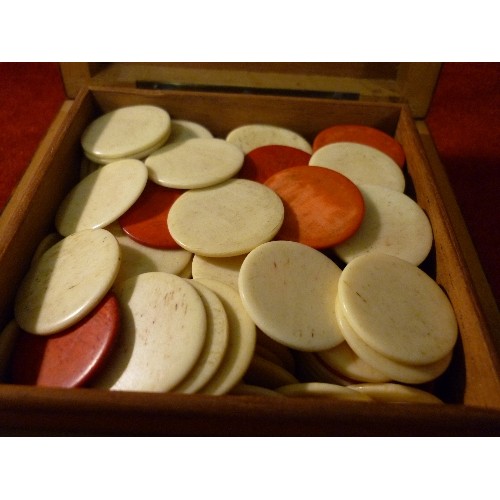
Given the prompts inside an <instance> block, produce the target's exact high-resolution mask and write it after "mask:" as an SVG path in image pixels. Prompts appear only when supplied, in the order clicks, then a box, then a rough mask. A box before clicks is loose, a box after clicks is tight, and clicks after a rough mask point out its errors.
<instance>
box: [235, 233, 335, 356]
mask: <svg viewBox="0 0 500 500" xmlns="http://www.w3.org/2000/svg"><path fill="white" fill-rule="evenodd" d="M340 274H341V270H340V268H339V267H338V266H337V265H336V264H335V263H334V262H333V261H332V260H330V259H329V258H328V257H326V256H325V255H323V254H322V253H321V252H319V251H317V250H315V249H313V248H311V247H308V246H306V245H303V244H301V243H296V242H292V241H271V242H268V243H265V244H262V245H260V246H259V247H257V248H255V249H254V250H252V251H251V252H250V253H249V254H248V255H247V257H246V259H245V260H244V261H243V264H242V266H241V270H240V274H239V279H238V289H239V293H240V296H241V299H242V302H243V304H244V306H245V309H246V310H247V311H248V314H249V315H250V316H251V318H252V319H253V321H254V322H255V324H256V325H257V327H258V328H259V329H260V330H262V332H264V333H265V334H266V335H268V336H269V337H271V338H272V339H274V340H275V341H277V342H279V343H281V344H283V345H285V346H287V347H290V348H292V349H296V350H299V351H320V350H325V349H329V348H331V347H335V346H336V345H338V344H340V343H341V342H342V341H343V336H342V332H341V331H340V329H339V327H338V323H337V319H336V316H335V308H334V304H335V298H336V295H337V284H338V281H339V278H340Z"/></svg>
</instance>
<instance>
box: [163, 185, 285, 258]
mask: <svg viewBox="0 0 500 500" xmlns="http://www.w3.org/2000/svg"><path fill="white" fill-rule="evenodd" d="M283 217H284V208H283V203H282V201H281V199H280V197H279V196H278V195H277V194H276V193H275V192H274V191H273V190H272V189H270V188H268V187H266V186H264V185H262V184H260V183H258V182H254V181H249V180H246V179H230V180H228V181H226V182H223V183H221V184H218V185H216V186H212V187H208V188H205V189H194V190H191V191H187V192H185V193H183V194H182V195H181V196H180V197H179V198H178V199H177V200H176V201H175V202H174V204H173V205H172V207H171V208H170V212H169V214H168V218H167V224H168V229H169V231H170V234H171V235H172V238H174V240H175V241H176V242H177V243H178V244H179V245H180V246H181V247H183V248H185V249H186V250H188V251H190V252H192V253H194V254H197V255H203V256H206V257H233V256H235V255H242V254H245V253H248V252H250V250H252V249H254V248H255V247H256V246H258V245H260V244H261V243H264V242H267V241H269V240H271V239H272V238H273V237H274V236H275V235H276V233H277V232H278V230H279V229H280V227H281V224H282V223H283Z"/></svg>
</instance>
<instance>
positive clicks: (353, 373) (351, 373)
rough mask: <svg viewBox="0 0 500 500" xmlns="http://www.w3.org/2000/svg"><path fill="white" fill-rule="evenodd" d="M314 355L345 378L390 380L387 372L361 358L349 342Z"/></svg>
mask: <svg viewBox="0 0 500 500" xmlns="http://www.w3.org/2000/svg"><path fill="white" fill-rule="evenodd" d="M314 356H316V357H317V358H318V360H319V362H320V363H323V364H324V365H325V367H327V369H329V370H331V371H333V372H334V373H335V374H337V375H338V376H339V377H340V378H342V379H343V380H355V381H358V382H388V381H389V380H390V377H388V376H387V375H386V374H384V373H382V372H380V371H378V370H376V369H375V368H373V367H372V366H370V365H369V364H367V363H366V362H365V361H364V360H363V359H361V358H360V357H359V356H358V355H357V354H356V353H355V352H354V351H353V350H352V349H351V347H350V346H349V344H348V343H347V342H342V343H341V344H340V345H338V346H337V347H334V348H333V349H327V350H326V351H320V352H317V353H314Z"/></svg>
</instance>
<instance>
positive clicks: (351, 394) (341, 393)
mask: <svg viewBox="0 0 500 500" xmlns="http://www.w3.org/2000/svg"><path fill="white" fill-rule="evenodd" d="M276 391H277V392H279V393H280V394H284V395H285V396H293V397H329V398H332V399H336V400H338V401H365V402H371V401H373V399H372V398H371V397H370V396H368V395H366V394H363V393H361V392H359V391H355V390H353V389H349V388H347V387H344V386H342V385H335V384H328V383H326V382H301V383H299V384H290V385H285V386H283V387H279V388H277V389H276Z"/></svg>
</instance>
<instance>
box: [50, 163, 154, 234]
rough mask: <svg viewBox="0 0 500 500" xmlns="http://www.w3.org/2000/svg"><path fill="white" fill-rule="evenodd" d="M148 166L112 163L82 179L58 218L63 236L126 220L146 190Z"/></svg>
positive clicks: (57, 225)
mask: <svg viewBox="0 0 500 500" xmlns="http://www.w3.org/2000/svg"><path fill="white" fill-rule="evenodd" d="M147 180H148V174H147V169H146V166H145V165H144V163H143V162H141V161H139V160H130V159H126V160H119V161H116V162H113V163H109V164H108V165H105V166H104V167H101V168H100V169H98V170H96V171H95V172H93V173H91V174H89V175H87V176H86V177H85V178H84V179H82V180H81V181H80V182H79V183H78V184H77V185H76V186H75V187H74V188H73V189H72V190H71V191H70V192H69V193H68V195H67V196H66V197H65V198H64V200H63V202H62V203H61V205H60V206H59V209H58V211H57V214H56V219H55V224H56V228H57V230H58V231H59V233H60V234H62V235H63V236H69V235H70V234H72V233H75V232H76V231H81V230H83V229H97V228H101V227H105V226H107V225H109V224H111V223H112V222H114V221H115V220H117V219H118V218H119V217H120V216H122V215H123V214H124V213H125V212H126V211H127V210H128V209H129V208H130V207H131V206H132V205H133V204H134V203H135V202H136V201H137V199H138V198H139V196H140V195H141V193H142V192H143V190H144V187H145V186H146V182H147Z"/></svg>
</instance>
